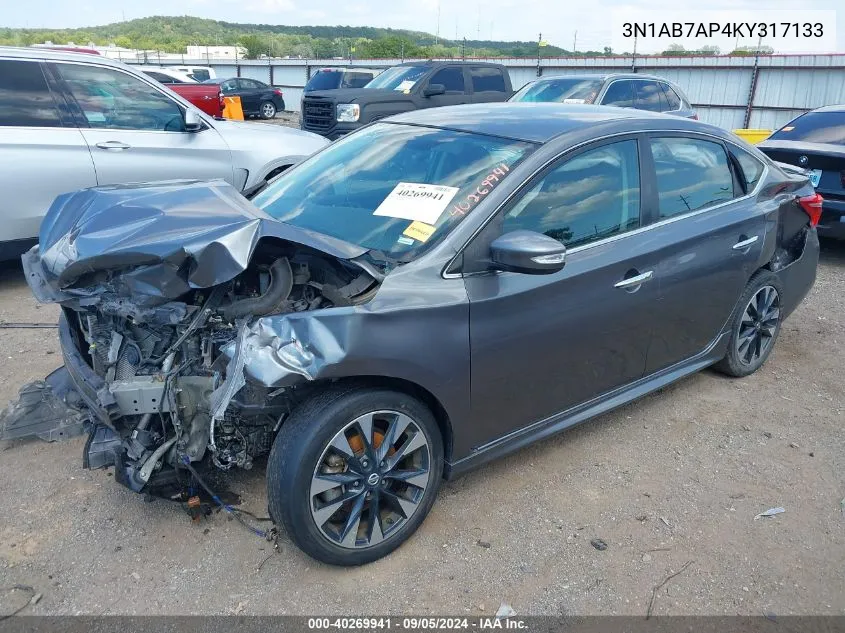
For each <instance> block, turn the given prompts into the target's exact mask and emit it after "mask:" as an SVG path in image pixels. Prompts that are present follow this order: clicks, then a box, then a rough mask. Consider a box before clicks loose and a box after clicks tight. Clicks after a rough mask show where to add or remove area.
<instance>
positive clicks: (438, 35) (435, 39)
mask: <svg viewBox="0 0 845 633" xmlns="http://www.w3.org/2000/svg"><path fill="white" fill-rule="evenodd" d="M434 43H435V44H439V43H440V2H438V3H437V35H435V36H434Z"/></svg>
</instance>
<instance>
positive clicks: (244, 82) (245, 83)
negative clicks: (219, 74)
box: [238, 79, 267, 90]
mask: <svg viewBox="0 0 845 633" xmlns="http://www.w3.org/2000/svg"><path fill="white" fill-rule="evenodd" d="M238 81H240V83H241V88H242V89H244V90H258V89H260V88H266V87H267V84H264V83H261V82H260V81H256V80H255V79H239V80H238Z"/></svg>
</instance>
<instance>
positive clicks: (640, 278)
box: [613, 270, 654, 288]
mask: <svg viewBox="0 0 845 633" xmlns="http://www.w3.org/2000/svg"><path fill="white" fill-rule="evenodd" d="M653 276H654V271H653V270H649V271H647V272H644V273H642V274H640V275H636V276H635V277H628V278H627V279H623V280H622V281H617V282H616V283H615V284H613V287H614V288H633V287H634V286H639V285H640V284H643V283H645V282H647V281H648V280H649V279H651V278H652V277H653Z"/></svg>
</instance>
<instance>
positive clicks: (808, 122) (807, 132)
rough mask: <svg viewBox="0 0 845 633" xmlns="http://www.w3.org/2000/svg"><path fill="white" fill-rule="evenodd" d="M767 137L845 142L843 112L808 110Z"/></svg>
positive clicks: (838, 143)
mask: <svg viewBox="0 0 845 633" xmlns="http://www.w3.org/2000/svg"><path fill="white" fill-rule="evenodd" d="M769 138H772V139H780V140H784V141H807V142H808V143H834V144H837V145H842V144H845V112H808V113H807V114H802V115H801V116H799V117H798V118H797V119H794V120H793V121H790V122H789V123H787V124H786V125H785V126H783V127H782V128H781V129H779V130H778V131H777V132H775V133H774V134H772V135H771V136H770V137H769Z"/></svg>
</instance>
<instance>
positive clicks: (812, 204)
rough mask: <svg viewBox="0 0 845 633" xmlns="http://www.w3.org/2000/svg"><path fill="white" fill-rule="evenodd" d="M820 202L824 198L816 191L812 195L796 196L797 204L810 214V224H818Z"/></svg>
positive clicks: (820, 217)
mask: <svg viewBox="0 0 845 633" xmlns="http://www.w3.org/2000/svg"><path fill="white" fill-rule="evenodd" d="M822 202H824V198H822V197H821V195H819V194H817V193H814V194H813V195H812V196H803V197H801V198H798V204H800V205H801V208H802V209H804V212H805V213H806V214H807V215H809V216H810V226H816V225H818V223H819V220H821V219H822Z"/></svg>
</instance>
